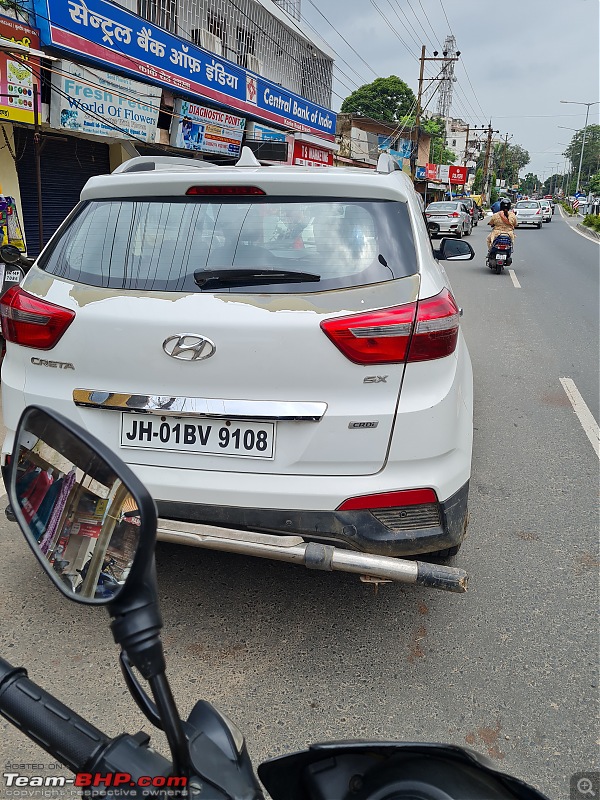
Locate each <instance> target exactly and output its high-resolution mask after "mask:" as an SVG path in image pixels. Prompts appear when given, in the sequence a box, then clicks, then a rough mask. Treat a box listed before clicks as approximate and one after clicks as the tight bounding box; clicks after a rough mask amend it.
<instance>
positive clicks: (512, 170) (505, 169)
mask: <svg viewBox="0 0 600 800" xmlns="http://www.w3.org/2000/svg"><path fill="white" fill-rule="evenodd" d="M529 161H530V159H529V153H528V152H527V150H525V149H524V148H523V147H521V145H519V144H507V143H506V142H498V143H497V144H495V145H494V146H493V148H492V152H491V153H490V166H489V168H490V170H491V171H492V172H495V173H496V174H497V175H498V178H500V180H505V181H506V185H507V186H513V185H514V184H516V183H518V182H519V172H520V170H522V169H523V167H526V166H527V164H529ZM484 163H485V152H482V153H481V154H480V155H479V158H478V159H477V166H478V167H481V168H483V165H484Z"/></svg>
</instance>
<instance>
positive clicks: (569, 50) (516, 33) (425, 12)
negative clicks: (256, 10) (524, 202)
mask: <svg viewBox="0 0 600 800" xmlns="http://www.w3.org/2000/svg"><path fill="white" fill-rule="evenodd" d="M301 3H302V6H301V10H302V17H303V19H304V20H305V21H306V22H307V23H308V24H309V25H311V26H312V27H313V28H315V29H316V30H317V31H318V32H319V33H320V35H321V36H322V37H323V38H324V40H325V41H326V42H327V44H329V45H330V47H331V48H332V49H333V50H334V51H335V52H336V53H337V54H338V58H337V59H336V69H335V71H334V74H335V75H336V76H337V78H338V79H339V80H336V81H335V82H334V91H335V92H336V93H337V94H334V97H333V107H334V109H335V110H336V111H337V110H339V106H340V104H341V102H342V99H343V98H344V97H346V96H347V95H348V94H349V93H350V92H349V89H350V90H352V89H355V88H356V87H357V85H361V84H363V83H368V82H370V81H372V80H374V78H375V77H377V76H383V77H386V76H388V75H398V76H399V77H400V78H402V80H404V81H406V83H407V84H408V85H409V86H410V87H411V88H412V89H413V91H414V92H415V94H416V93H417V87H418V79H419V63H418V57H419V55H420V51H421V44H424V45H425V46H426V47H427V54H426V55H427V56H431V55H432V53H433V50H434V45H435V47H436V48H437V49H439V50H440V51H441V50H442V47H441V46H440V45H441V44H443V41H444V39H445V37H446V36H447V35H448V34H449V33H453V34H454V36H455V37H456V41H457V49H458V50H460V52H461V58H460V61H459V63H458V64H457V67H456V73H455V75H456V77H457V79H458V80H457V82H456V83H455V85H454V86H455V92H454V101H453V105H452V116H455V117H460V118H462V119H464V120H465V121H466V122H469V123H470V124H471V125H478V126H481V125H484V124H485V125H487V123H488V121H489V120H490V119H491V121H492V126H493V128H494V129H497V130H499V131H500V134H499V135H502V137H504V136H505V135H506V133H508V134H512V139H510V142H511V144H513V143H514V144H520V145H521V146H522V147H524V148H525V149H526V150H528V151H529V154H530V157H531V163H530V164H529V165H528V166H527V167H526V168H525V170H524V171H523V172H522V174H524V173H525V172H529V171H533V172H535V173H537V174H538V175H539V176H540V177H542V175H544V174H545V175H549V174H551V173H553V172H555V171H558V172H562V169H563V164H564V156H563V155H562V153H563V152H564V150H565V149H566V145H568V143H569V142H570V141H571V137H572V136H573V131H572V130H563V129H561V128H559V127H558V126H559V125H562V126H564V127H566V128H575V129H577V128H583V126H584V123H585V113H586V108H585V106H581V105H580V106H577V105H562V104H561V103H560V101H561V100H577V101H585V102H593V101H595V100H600V94H599V87H598V70H599V67H598V62H599V58H598V16H599V4H598V0H517V2H511V0H504V2H502V0H499V1H498V2H491V1H490V0H301ZM377 8H379V10H380V11H378V10H377ZM317 9H318V10H317ZM319 10H320V11H321V12H322V14H323V15H324V16H325V17H326V18H327V20H328V21H329V22H330V23H331V24H332V26H333V27H332V26H330V25H329V24H328V22H326V21H325V19H324V18H323V16H321V15H320V14H319ZM380 12H381V13H380ZM413 12H414V13H413ZM446 17H447V18H446ZM386 20H387V22H386ZM388 23H389V24H388ZM390 26H391V27H390ZM411 26H412V28H411ZM392 28H394V29H395V31H394V30H392ZM339 34H341V35H342V36H343V37H344V38H345V39H346V40H347V42H348V44H346V42H344V41H343V40H342V39H341V38H340V35H339ZM399 37H401V38H402V39H403V40H404V44H403V43H402V42H401V41H400V38H399ZM348 45H351V47H352V48H354V50H355V51H356V53H355V52H353V50H352V49H351V47H349V46H348ZM345 62H346V63H345ZM427 66H428V70H429V72H430V74H434V72H433V69H434V67H436V66H437V65H436V64H435V63H431V64H429V65H427ZM354 70H355V71H356V72H355V71H354ZM343 73H345V75H344V74H343ZM357 73H358V74H357ZM340 81H343V83H344V84H346V86H347V87H348V88H346V86H343V85H342V83H341V82H340ZM433 102H434V103H435V100H434V101H433ZM432 105H433V104H432ZM599 108H600V106H596V107H592V108H591V109H590V117H589V123H590V124H591V123H592V122H593V123H598V121H599V119H598V109H599ZM557 165H558V170H557Z"/></svg>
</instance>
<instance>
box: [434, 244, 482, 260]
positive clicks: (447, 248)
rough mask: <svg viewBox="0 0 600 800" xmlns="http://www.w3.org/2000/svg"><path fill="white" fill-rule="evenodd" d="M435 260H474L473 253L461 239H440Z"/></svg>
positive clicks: (469, 246) (468, 245)
mask: <svg viewBox="0 0 600 800" xmlns="http://www.w3.org/2000/svg"><path fill="white" fill-rule="evenodd" d="M437 258H438V259H439V260H440V261H471V259H473V258H475V251H474V250H473V248H472V247H471V245H470V244H469V243H468V242H464V241H463V240H462V239H442V241H441V242H440V246H439V249H438V251H437Z"/></svg>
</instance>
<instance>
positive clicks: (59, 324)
mask: <svg viewBox="0 0 600 800" xmlns="http://www.w3.org/2000/svg"><path fill="white" fill-rule="evenodd" d="M0 318H1V319H2V334H3V336H4V338H5V339H6V341H7V342H14V343H15V344H20V345H22V346H23V347H35V348H36V349H38V350H51V349H52V348H53V347H54V345H55V344H57V342H58V341H59V339H60V338H61V336H62V335H63V334H64V332H65V331H66V330H67V328H68V327H69V325H70V324H71V323H72V322H73V320H74V319H75V312H74V311H71V310H70V309H68V308H63V307H62V306H55V305H54V303H48V302H47V301H46V300H40V299H39V298H38V297H33V295H30V294H28V293H27V292H25V291H23V289H21V288H20V287H19V286H13V287H12V289H9V290H8V292H6V294H5V295H4V296H3V297H2V299H1V300H0Z"/></svg>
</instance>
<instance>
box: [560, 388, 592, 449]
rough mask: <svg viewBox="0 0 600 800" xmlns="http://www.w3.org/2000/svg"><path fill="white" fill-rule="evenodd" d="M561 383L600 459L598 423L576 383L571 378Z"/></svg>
mask: <svg viewBox="0 0 600 800" xmlns="http://www.w3.org/2000/svg"><path fill="white" fill-rule="evenodd" d="M560 382H561V383H562V385H563V389H564V390H565V392H566V393H567V397H568V398H569V400H570V401H571V405H572V406H573V411H574V412H575V413H576V414H577V416H578V417H579V422H581V426H582V428H583V430H584V431H585V435H586V436H587V437H588V439H589V440H590V442H591V443H592V447H593V448H594V450H595V452H596V455H597V456H598V458H600V429H599V428H598V423H597V422H596V420H595V419H594V415H593V414H592V412H591V411H590V410H589V408H588V407H587V405H586V402H585V400H584V399H583V397H582V396H581V394H580V392H579V389H578V388H577V386H575V381H573V380H572V379H571V378H561V379H560Z"/></svg>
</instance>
